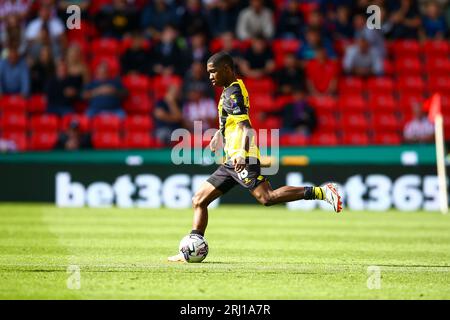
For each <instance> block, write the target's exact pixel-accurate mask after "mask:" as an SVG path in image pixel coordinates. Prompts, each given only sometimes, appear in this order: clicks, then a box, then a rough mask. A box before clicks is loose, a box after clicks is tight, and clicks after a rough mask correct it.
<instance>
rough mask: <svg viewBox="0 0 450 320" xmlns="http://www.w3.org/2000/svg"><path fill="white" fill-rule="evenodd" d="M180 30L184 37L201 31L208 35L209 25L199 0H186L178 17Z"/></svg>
mask: <svg viewBox="0 0 450 320" xmlns="http://www.w3.org/2000/svg"><path fill="white" fill-rule="evenodd" d="M180 31H181V33H182V34H183V36H184V37H190V36H192V35H194V34H196V33H199V32H203V33H205V34H206V35H207V37H209V35H210V32H209V25H208V20H207V19H206V15H205V13H204V12H203V9H202V4H201V2H200V0H187V1H186V6H185V7H184V11H183V13H182V14H181V18H180Z"/></svg>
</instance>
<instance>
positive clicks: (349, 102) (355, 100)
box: [338, 94, 367, 112]
mask: <svg viewBox="0 0 450 320" xmlns="http://www.w3.org/2000/svg"><path fill="white" fill-rule="evenodd" d="M338 107H339V110H340V111H341V112H355V111H360V112H364V111H366V110H367V102H366V101H365V100H364V99H363V97H362V96H361V94H351V95H350V94H347V95H341V96H340V97H339V100H338Z"/></svg>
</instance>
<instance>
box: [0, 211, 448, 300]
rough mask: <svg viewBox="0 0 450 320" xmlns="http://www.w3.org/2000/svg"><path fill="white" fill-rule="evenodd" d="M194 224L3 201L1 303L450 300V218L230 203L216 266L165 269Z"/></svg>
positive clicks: (162, 216) (222, 217) (211, 236)
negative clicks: (147, 300)
mask: <svg viewBox="0 0 450 320" xmlns="http://www.w3.org/2000/svg"><path fill="white" fill-rule="evenodd" d="M191 219H192V210H169V209H117V208H112V209H88V208H85V209H68V208H64V209H63V208H55V207H54V206H51V205H37V204H33V205H22V204H14V205H12V204H11V205H9V204H0V299H264V300H265V299H450V215H447V216H444V215H441V214H439V213H429V212H427V213H426V212H410V213H400V212H396V211H390V212H385V213H374V212H350V211H344V212H343V213H342V214H335V213H333V212H324V211H314V212H300V211H288V210H287V209H285V207H284V206H278V207H271V208H265V207H262V206H261V207H259V206H221V207H220V208H218V209H214V210H211V211H210V220H209V227H208V230H207V233H206V238H207V240H208V242H209V247H210V252H209V255H208V257H207V258H206V260H205V261H204V262H203V263H200V264H188V263H175V264H173V263H169V262H166V258H167V256H168V255H172V254H174V253H176V251H177V248H178V243H179V241H180V239H181V238H182V237H183V236H184V235H185V234H187V233H188V232H189V231H190V227H191ZM69 266H75V267H69ZM370 266H377V267H379V271H380V278H377V273H376V272H375V273H374V272H368V267H370ZM70 268H79V271H80V273H79V275H80V277H79V279H80V281H79V285H80V287H79V289H76V288H77V287H76V286H75V287H73V283H74V282H73V279H75V278H74V277H76V276H77V272H74V271H71V270H76V269H70ZM374 277H375V278H374ZM368 279H369V280H368ZM374 279H375V280H374ZM376 279H379V282H377V280H376ZM71 281H72V282H71ZM373 281H375V282H373ZM75 283H76V282H75ZM368 283H369V284H371V285H370V286H369V287H371V288H372V289H369V288H368ZM68 284H69V285H68ZM71 284H72V285H71ZM374 286H375V287H374ZM69 287H71V288H69Z"/></svg>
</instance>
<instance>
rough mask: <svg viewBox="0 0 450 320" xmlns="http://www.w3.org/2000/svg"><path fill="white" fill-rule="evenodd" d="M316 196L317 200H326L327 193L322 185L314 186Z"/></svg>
mask: <svg viewBox="0 0 450 320" xmlns="http://www.w3.org/2000/svg"><path fill="white" fill-rule="evenodd" d="M313 192H314V198H315V199H317V200H324V199H325V193H324V192H323V190H322V188H321V187H314V190H313Z"/></svg>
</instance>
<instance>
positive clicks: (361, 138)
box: [0, 0, 450, 151]
mask: <svg viewBox="0 0 450 320" xmlns="http://www.w3.org/2000/svg"><path fill="white" fill-rule="evenodd" d="M19 1H21V2H23V3H30V2H29V1H26V0H19ZM6 2H8V1H5V3H6ZM413 2H416V1H413ZM179 3H180V4H179ZM181 3H182V1H181V2H178V1H177V2H173V3H172V5H171V6H168V7H167V8H166V10H171V12H172V13H174V14H175V15H174V16H175V17H177V19H175V20H174V21H172V23H173V25H174V26H175V28H178V31H179V32H178V34H177V35H176V42H175V43H176V44H177V46H178V47H179V48H180V50H181V51H180V52H182V53H183V54H181V55H180V56H179V64H177V67H178V68H179V69H177V70H175V69H173V68H172V70H171V69H170V68H171V66H170V65H169V66H166V65H165V61H155V58H154V56H153V55H152V52H153V51H152V50H153V48H155V47H156V46H157V45H158V44H160V43H162V42H161V37H162V30H157V29H151V28H148V29H146V28H141V27H140V25H139V23H138V22H136V23H134V22H133V23H130V21H128V22H127V23H129V25H130V28H133V25H135V26H134V29H130V30H125V32H124V33H123V35H119V36H117V34H102V33H101V31H100V30H103V27H104V26H99V25H98V23H99V20H97V19H96V18H97V17H98V15H99V14H104V13H105V12H111V10H110V9H111V8H112V9H114V10H113V12H115V14H117V15H118V16H121V17H122V18H124V19H126V17H127V15H126V12H125V11H126V10H129V9H133V10H134V11H133V12H136V10H137V12H140V11H142V10H144V8H147V9H151V8H152V2H151V1H128V2H127V3H126V5H125V9H120V8H118V7H117V8H116V7H114V6H115V2H114V1H110V0H102V1H91V5H90V6H89V8H88V10H87V11H86V12H83V13H82V20H81V28H80V29H71V30H65V33H64V34H63V35H62V36H60V37H57V38H51V39H50V41H51V42H50V43H52V44H53V45H55V44H57V45H58V47H61V48H62V50H61V53H60V55H59V56H57V55H56V52H55V56H54V59H55V61H56V59H62V60H64V61H67V60H68V59H67V57H66V56H65V54H66V51H67V48H69V47H70V46H73V45H76V46H78V47H79V49H80V61H84V63H86V66H88V74H89V77H87V79H86V74H85V73H84V71H83V72H82V71H80V70H77V66H71V65H68V67H69V68H68V69H69V75H72V76H73V77H77V76H80V74H83V77H84V78H85V79H83V85H86V81H87V80H89V78H92V77H93V75H94V70H96V67H97V66H98V65H99V64H101V63H103V62H106V63H107V64H108V66H109V71H110V73H111V74H110V75H111V76H112V77H120V78H121V80H122V83H123V85H124V87H125V88H126V89H127V95H126V97H125V98H123V100H122V108H123V110H124V112H125V117H124V118H123V119H121V118H119V117H117V116H113V115H108V114H102V115H100V116H95V117H93V118H92V119H89V118H88V117H87V116H86V115H84V111H85V109H86V100H84V99H82V95H81V94H71V93H70V90H69V92H67V97H69V98H70V99H71V101H72V102H73V107H74V110H75V111H76V113H70V114H66V115H64V116H62V117H61V118H58V117H57V116H55V115H49V114H47V113H46V111H47V99H46V96H45V93H44V92H42V93H41V92H38V93H35V94H33V95H31V96H22V95H16V94H14V95H7V94H2V91H0V138H2V139H7V140H11V141H14V142H15V143H16V147H17V150H19V151H25V150H32V151H36V150H51V149H52V148H53V147H54V145H55V143H56V140H57V136H58V134H59V133H60V132H62V131H64V130H65V129H67V128H68V126H69V125H70V123H71V122H72V121H74V120H76V121H77V122H78V123H79V124H80V128H81V130H82V131H83V132H86V133H90V134H91V136H92V145H93V147H94V148H98V149H111V148H113V149H114V148H157V147H162V146H164V144H163V143H161V142H160V141H158V140H157V139H156V138H155V137H154V133H153V131H152V130H153V129H154V125H153V123H154V118H153V111H154V106H155V104H156V102H157V101H159V100H161V99H163V98H164V96H165V94H166V92H167V89H168V88H169V86H171V85H176V86H178V87H182V85H183V83H182V82H183V80H182V79H183V77H182V76H183V75H184V73H185V71H186V70H187V68H188V67H189V66H190V64H192V62H193V61H195V59H196V57H197V56H199V57H200V56H201V54H200V53H199V52H196V51H195V50H192V49H191V43H190V35H188V34H187V33H186V32H184V31H185V30H181V29H180V28H179V27H178V26H180V25H182V24H181V20H182V17H181V16H177V12H181V11H182V10H179V9H180V8H183V4H181ZM214 3H215V2H214V1H212V2H211V4H210V5H208V6H205V5H204V6H203V8H202V10H201V12H199V13H198V15H199V19H200V18H201V17H207V18H208V17H209V16H208V15H209V14H210V10H212V9H213V8H214ZM323 3H326V2H323V1H308V2H307V3H300V5H299V10H300V11H299V17H302V19H304V20H303V21H304V29H305V30H301V31H300V34H301V36H300V37H298V38H289V37H288V38H283V37H280V38H272V39H268V40H269V44H270V47H271V50H272V51H273V54H274V60H275V65H276V68H277V69H278V68H280V67H282V65H283V61H284V60H283V59H284V57H285V55H286V54H297V53H298V52H299V50H300V49H301V48H302V45H303V44H304V42H305V39H304V34H305V31H306V30H307V29H308V28H311V27H314V28H319V31H320V34H321V36H322V37H323V38H325V39H326V40H327V41H328V40H331V43H332V45H333V49H334V51H335V52H336V53H337V63H338V65H339V66H340V67H341V65H342V59H343V56H344V54H345V50H346V48H347V47H348V46H349V45H351V44H353V43H355V40H356V39H357V38H356V36H355V37H354V38H342V37H338V36H337V33H336V32H335V31H334V28H335V21H334V20H333V19H332V18H329V17H330V16H331V15H330V14H329V13H330V11H332V10H336V8H337V7H339V6H340V5H344V4H345V3H348V1H347V2H346V1H332V2H330V3H329V4H323ZM341 3H342V4H341ZM441 3H444V5H443V6H442V7H441V12H440V14H441V16H445V14H447V16H449V14H448V12H449V7H448V1H441ZM421 4H422V2H421V1H418V2H417V5H418V7H419V8H420V6H421ZM2 5H4V4H0V14H1V12H2ZM233 5H234V6H237V8H238V9H239V10H240V11H242V10H244V9H245V8H246V7H247V5H248V2H247V1H242V2H241V1H239V2H236V3H234V2H233ZM285 5H286V1H283V0H281V1H267V2H266V7H267V8H269V9H270V12H272V15H273V19H274V21H275V22H277V19H279V18H280V15H281V12H282V10H283V9H284V8H285ZM41 6H50V9H52V12H53V16H54V17H55V18H56V19H59V20H60V21H61V20H62V19H64V18H65V15H64V14H63V13H61V12H59V11H58V10H56V8H55V7H54V4H52V2H51V1H36V2H34V3H33V4H32V5H29V12H28V14H27V15H26V17H27V18H26V20H25V21H24V28H26V25H27V23H30V21H32V20H33V19H34V18H36V17H37V16H38V12H39V8H40V7H41ZM349 9H350V11H351V12H352V13H353V14H356V13H359V12H360V11H358V10H360V9H361V8H359V9H358V5H355V6H353V7H349ZM384 9H385V10H386V11H387V12H388V14H389V13H392V12H394V11H395V10H397V8H396V7H395V6H393V5H391V4H387V3H386V7H385V8H384ZM121 10H125V11H123V12H122V11H121ZM420 13H421V14H422V11H420ZM121 14H122V15H121ZM310 17H312V18H311V20H312V21H313V22H311V21H309V18H310ZM317 17H319V18H320V17H322V21H321V22H320V21H319V22H317V21H316V22H314V21H315V20H317ZM194 18H195V17H194ZM119 20H120V19H116V20H114V19H112V20H111V21H112V23H115V21H116V22H117V21H119ZM207 20H208V21H209V20H211V19H207ZM310 23H316V24H317V23H318V24H319V25H314V26H312V25H310ZM275 25H277V23H275ZM383 27H385V28H383V29H382V30H380V31H379V32H380V33H381V36H382V38H383V39H384V40H385V45H386V49H387V55H386V57H385V58H384V73H383V75H380V76H369V77H361V76H355V75H346V74H344V73H343V72H342V70H340V71H339V78H338V86H337V94H332V95H324V94H313V93H311V92H307V94H308V102H309V103H310V104H311V105H312V106H313V108H314V109H315V110H316V114H317V117H318V126H317V128H316V129H315V131H314V132H313V134H312V135H311V136H302V135H301V134H292V133H290V134H286V135H285V136H282V137H281V140H280V143H281V145H285V146H295V145H297V146H302V145H309V144H310V145H337V144H351V145H367V144H384V145H390V144H392V145H396V144H400V143H402V142H403V140H402V129H403V125H404V124H405V122H406V121H407V120H408V119H409V118H410V117H411V114H412V111H411V109H412V106H413V105H414V104H415V103H419V104H421V103H423V101H424V100H425V99H426V98H427V97H429V96H430V95H431V94H433V93H435V92H440V93H441V94H442V106H443V112H444V115H450V111H449V110H450V103H449V101H450V96H449V92H450V44H449V43H450V42H449V41H448V36H449V34H448V33H447V34H445V35H444V36H443V37H442V35H437V36H435V37H434V38H433V37H429V36H427V35H424V34H423V33H422V32H421V30H422V29H421V27H419V28H418V36H416V37H410V36H407V37H406V36H405V38H402V37H399V36H398V35H399V34H400V33H399V32H395V31H396V30H395V26H394V30H392V29H391V30H390V31H389V28H388V26H387V25H386V26H383ZM0 28H2V31H3V32H4V35H5V36H4V37H3V38H4V39H1V40H2V42H1V44H0V46H1V52H2V57H5V56H7V53H8V48H10V47H11V46H16V47H19V48H20V50H21V51H20V52H21V54H22V55H23V56H25V57H28V51H27V50H28V49H27V46H29V45H30V43H29V42H28V40H26V39H20V35H18V36H17V37H19V38H18V39H15V38H13V37H14V34H11V35H10V34H9V33H8V32H9V29H8V23H7V22H4V23H2V26H1V27H0ZM150 29H151V30H150ZM197 31H198V30H197ZM197 31H195V32H197ZM136 32H138V33H139V34H140V35H142V36H144V37H145V44H144V47H145V49H146V50H148V52H149V56H148V63H149V65H148V68H145V70H142V72H138V73H136V72H132V73H128V74H125V73H123V72H122V71H121V69H122V68H121V58H122V57H123V55H124V53H125V52H126V51H127V50H128V49H130V48H131V46H132V39H131V38H132V33H136ZM189 32H190V31H189ZM200 32H203V33H204V35H205V36H206V37H207V38H208V46H209V51H210V52H217V51H218V50H220V49H222V48H223V46H224V45H225V43H224V41H230V47H232V50H233V54H234V57H235V59H236V62H237V63H236V64H237V66H238V70H237V71H238V73H239V61H240V59H241V58H242V56H243V54H244V52H245V50H247V49H248V48H249V46H250V43H251V40H238V39H237V38H236V37H235V36H234V34H235V32H236V25H235V26H234V29H230V30H227V32H228V33H227V37H228V40H224V39H225V37H222V36H221V35H215V36H211V33H210V32H209V30H200ZM230 34H231V36H230ZM275 34H278V33H277V32H275ZM8 37H11V39H9V40H8ZM35 41H39V40H35ZM369 42H370V41H369ZM42 45H44V44H42ZM24 48H25V49H24ZM163 48H164V46H163ZM190 50H192V51H190ZM161 52H164V50H162V51H161ZM311 52H313V51H311ZM158 54H160V52H158ZM159 57H160V59H163V60H164V59H165V57H164V56H163V55H162V56H161V55H159ZM199 59H200V58H199ZM202 61H203V60H202ZM306 62H307V61H304V60H298V64H299V66H301V67H302V68H304V67H305V65H306ZM158 63H161V64H162V65H164V66H165V69H164V70H165V71H164V72H163V73H157V72H155V71H154V70H155V69H154V68H153V67H154V66H155V65H156V64H158ZM80 65H82V64H80ZM70 67H72V69H73V70H71V68H70ZM167 67H168V68H167ZM78 69H79V68H78ZM0 76H1V75H0ZM90 80H92V79H90ZM0 81H1V78H0ZM244 82H245V84H246V86H247V89H248V91H249V94H250V104H251V113H252V116H251V119H252V122H253V125H254V126H255V127H256V128H257V129H260V128H267V129H270V128H279V127H280V126H281V125H282V121H281V118H280V116H278V115H276V114H273V111H280V110H281V109H282V108H283V106H285V105H286V104H287V103H288V102H290V101H292V96H291V95H289V94H287V95H279V94H278V92H277V85H278V84H277V82H276V78H275V77H271V76H268V77H267V76H265V77H263V78H258V77H256V78H255V77H252V78H245V79H244ZM299 82H300V80H299ZM0 90H1V82H0ZM215 92H216V98H217V97H218V94H220V90H219V89H216V90H215ZM64 94H66V93H64ZM181 99H183V97H181ZM180 105H183V104H182V103H181V104H180ZM445 121H446V122H445V123H446V124H447V123H448V121H449V120H448V117H446V119H445ZM446 138H447V139H449V138H450V129H449V128H448V126H447V128H446Z"/></svg>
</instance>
